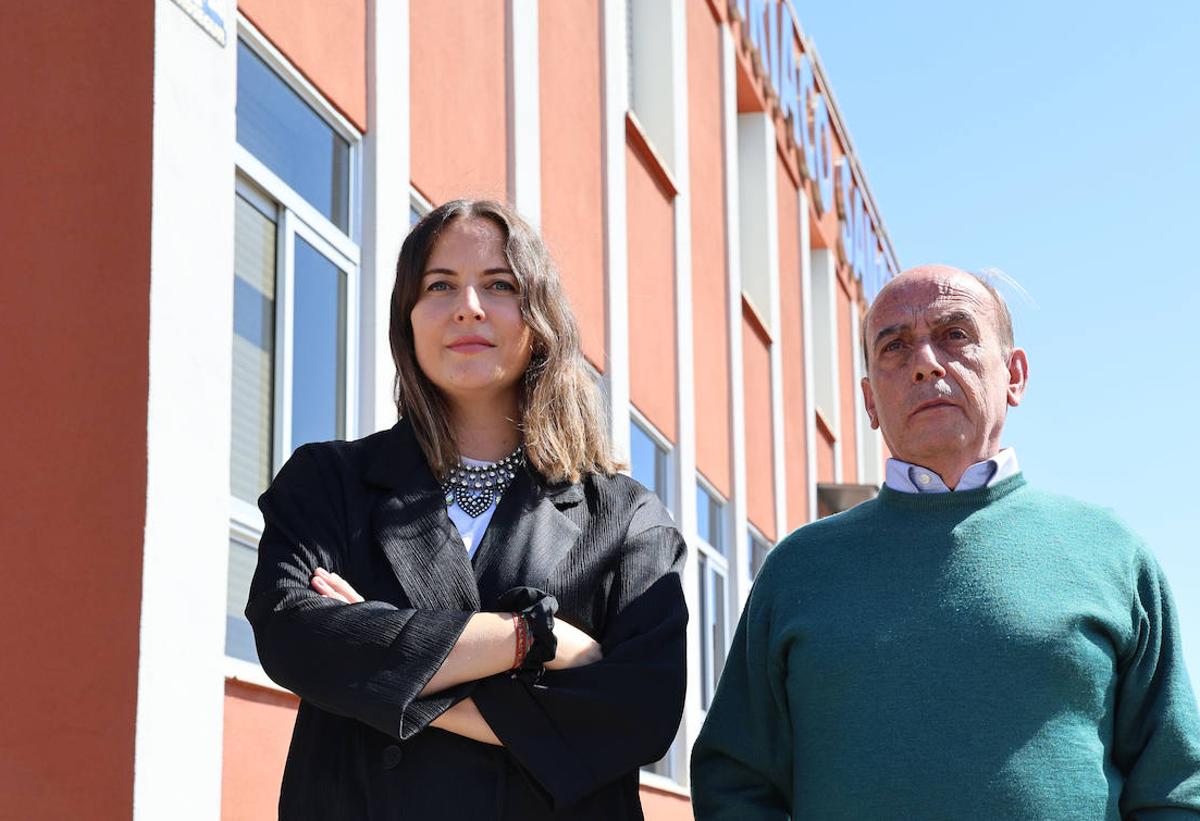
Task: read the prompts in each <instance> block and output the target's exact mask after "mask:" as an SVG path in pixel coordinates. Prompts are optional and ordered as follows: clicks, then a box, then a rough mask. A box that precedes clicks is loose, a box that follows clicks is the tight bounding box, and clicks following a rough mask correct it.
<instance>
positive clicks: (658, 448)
mask: <svg viewBox="0 0 1200 821" xmlns="http://www.w3.org/2000/svg"><path fill="white" fill-rule="evenodd" d="M670 459H671V450H670V446H669V444H668V443H667V440H666V439H664V438H663V437H661V436H659V435H658V434H657V433H653V432H651V429H650V426H649V423H647V422H644V421H641V417H640V415H635V418H633V419H631V420H630V422H629V473H630V475H631V476H633V478H634V479H636V480H637V481H639V482H641V483H642V484H643V485H644V486H645V487H646V488H647V489H648V490H652V491H654V492H655V493H656V494H658V498H659V499H660V500H662V503H663V505H664V506H665V507H666V508H667V510H670V509H671V492H670V485H671V473H670V464H671V463H670ZM676 748H677V745H674V744H673V745H672V746H671V749H670V750H668V751H667V754H666V755H664V756H663V757H662V758H660V759H659V760H658V761H655V762H654V763H653V764H648V765H646V766H645V767H643V768H642V769H643V770H644V771H646V772H650V773H654V774H655V775H661V776H664V777H666V778H670V779H672V780H678V779H677V778H676V776H675V769H676V768H675V762H676V759H677V758H678V756H677V754H676Z"/></svg>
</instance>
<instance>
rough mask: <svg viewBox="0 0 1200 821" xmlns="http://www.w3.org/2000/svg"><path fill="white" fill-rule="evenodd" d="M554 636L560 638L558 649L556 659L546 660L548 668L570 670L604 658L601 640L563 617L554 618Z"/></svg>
mask: <svg viewBox="0 0 1200 821" xmlns="http://www.w3.org/2000/svg"><path fill="white" fill-rule="evenodd" d="M554 637H555V638H556V639H558V650H557V651H556V652H555V654H554V660H553V661H548V662H546V669H547V670H569V669H571V668H572V667H582V666H583V665H585V664H593V663H595V662H597V661H600V659H602V658H604V653H603V652H601V650H600V644H599V642H597V641H596V640H595V639H594V638H592V637H591V636H589V635H588V634H587V633H585V632H583V631H582V630H580V629H579V628H578V627H574V626H572V625H570V624H567V623H566V622H565V621H563V620H562V619H555V620H554Z"/></svg>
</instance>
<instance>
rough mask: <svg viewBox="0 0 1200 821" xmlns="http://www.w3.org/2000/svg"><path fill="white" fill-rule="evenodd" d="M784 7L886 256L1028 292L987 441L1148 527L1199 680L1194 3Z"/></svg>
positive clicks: (1197, 8)
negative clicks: (1013, 401) (807, 50)
mask: <svg viewBox="0 0 1200 821" xmlns="http://www.w3.org/2000/svg"><path fill="white" fill-rule="evenodd" d="M796 9H797V11H798V13H799V16H800V23H801V26H802V27H803V29H804V31H805V33H806V35H807V36H808V37H809V38H811V40H812V41H813V42H814V43H815V45H816V49H817V52H818V53H819V55H820V57H821V61H822V63H823V64H824V66H825V69H826V73H827V76H828V77H829V79H830V82H831V83H832V85H833V91H834V95H835V96H836V97H837V100H838V104H839V106H840V108H841V111H842V114H843V116H844V118H845V122H846V124H847V126H848V128H849V130H850V134H851V138H852V139H853V141H854V144H855V148H856V149H857V152H858V155H859V157H860V158H861V160H862V163H863V166H864V168H865V170H866V173H867V177H868V180H869V182H870V185H871V189H872V191H873V192H874V194H875V198H876V201H877V203H878V205H879V207H880V210H881V211H882V214H883V219H884V222H885V223H886V225H887V228H888V232H889V234H890V235H891V237H892V241H893V243H894V244H895V247H896V252H897V254H898V255H899V257H900V262H901V265H902V266H904V267H909V266H912V265H915V264H918V263H921V262H946V263H950V264H954V265H958V266H961V267H964V268H970V269H979V268H983V267H987V266H995V267H998V268H1001V269H1002V270H1004V271H1005V272H1007V273H1008V274H1009V275H1010V276H1012V277H1013V278H1014V279H1016V280H1017V281H1018V282H1020V283H1021V285H1022V286H1023V287H1024V288H1025V290H1026V291H1028V293H1029V295H1030V297H1031V301H1025V300H1024V299H1023V298H1022V297H1021V296H1020V295H1018V294H1015V293H1013V291H1012V290H1011V289H1007V290H1006V296H1007V297H1008V299H1009V301H1010V304H1011V306H1012V309H1013V313H1014V318H1015V324H1016V334H1017V343H1018V344H1019V345H1021V346H1022V347H1024V348H1025V349H1026V350H1027V351H1028V352H1029V357H1030V375H1031V379H1030V385H1029V391H1028V393H1027V394H1026V397H1025V402H1024V403H1023V404H1022V405H1021V407H1019V408H1016V409H1015V410H1013V411H1012V412H1011V414H1010V416H1009V424H1008V427H1007V428H1006V434H1007V435H1006V442H1007V444H1009V445H1013V446H1015V447H1016V448H1017V453H1018V456H1019V458H1020V461H1021V465H1022V467H1023V468H1024V470H1025V472H1026V475H1027V476H1028V477H1029V478H1030V480H1031V481H1033V482H1036V483H1037V484H1039V485H1041V486H1043V487H1045V488H1048V489H1052V490H1056V491H1061V492H1066V493H1069V494H1071V495H1073V496H1077V497H1079V498H1083V499H1086V500H1089V501H1093V502H1097V503H1099V504H1102V505H1105V506H1108V507H1111V508H1114V509H1115V510H1116V511H1117V512H1118V513H1119V514H1120V515H1121V517H1122V518H1124V519H1125V520H1126V521H1127V522H1128V523H1129V524H1130V525H1132V526H1133V527H1134V529H1136V530H1137V531H1138V532H1139V533H1141V534H1142V536H1143V537H1145V539H1146V540H1147V541H1148V542H1149V543H1150V544H1151V546H1152V547H1153V549H1154V552H1155V553H1156V555H1157V556H1158V557H1159V560H1160V562H1161V563H1162V565H1163V566H1164V567H1165V568H1166V570H1167V574H1168V578H1169V579H1170V582H1171V585H1172V587H1173V589H1174V593H1175V598H1176V601H1177V604H1178V609H1179V613H1180V619H1181V622H1182V624H1183V635H1184V647H1185V653H1186V655H1187V660H1188V667H1189V670H1190V672H1191V676H1192V681H1193V685H1200V496H1198V495H1197V488H1196V486H1195V484H1196V483H1195V482H1194V481H1193V477H1194V475H1195V472H1196V466H1197V462H1198V461H1200V444H1198V439H1197V437H1198V436H1200V430H1198V429H1197V424H1196V421H1195V416H1196V414H1197V411H1198V410H1200V327H1198V326H1197V320H1198V319H1200V263H1198V261H1197V249H1198V246H1200V230H1197V228H1196V223H1197V222H1198V221H1200V208H1198V203H1197V198H1198V197H1200V48H1198V47H1197V43H1200V3H1194V2H1163V3H1157V4H1144V5H1141V6H1134V5H1132V4H1127V3H1126V4H1119V5H1118V4H1116V3H1111V2H1092V3H1083V2H1070V3H1032V2H1011V3H1003V4H981V3H962V2H932V1H928V0H913V2H908V3H903V4H900V3H894V4H893V3H874V2H872V3H866V2H840V3H831V2H824V3H808V2H801V0H796ZM1002 290H1005V289H1002Z"/></svg>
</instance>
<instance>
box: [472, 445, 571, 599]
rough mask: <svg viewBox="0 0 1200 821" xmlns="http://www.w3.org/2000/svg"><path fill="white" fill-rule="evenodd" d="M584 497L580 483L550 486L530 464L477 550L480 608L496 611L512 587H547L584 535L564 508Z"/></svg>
mask: <svg viewBox="0 0 1200 821" xmlns="http://www.w3.org/2000/svg"><path fill="white" fill-rule="evenodd" d="M582 500H583V488H582V487H580V486H579V485H578V484H574V485H561V486H554V487H546V486H545V485H544V484H543V483H542V482H541V481H540V479H539V477H538V476H537V475H536V474H535V473H534V472H533V471H532V470H530V469H529V468H526V469H525V470H523V471H521V472H520V473H518V474H517V478H516V479H515V480H514V481H513V483H512V485H511V486H510V487H509V488H508V490H507V491H506V492H505V494H504V496H503V497H502V498H501V499H500V504H499V505H497V506H496V512H495V513H494V514H492V520H491V522H490V523H489V524H488V528H487V531H486V532H485V533H484V537H483V540H482V541H481V542H480V545H479V549H478V550H477V551H476V552H475V560H474V567H475V577H476V579H477V580H478V591H479V598H480V603H481V606H482V608H483V609H484V610H494V609H496V607H497V603H496V602H497V599H498V598H499V597H500V595H501V594H502V593H504V591H506V590H509V589H510V588H513V587H521V586H528V587H538V588H541V589H543V590H544V589H545V588H546V583H547V581H548V580H549V578H550V576H551V575H552V574H553V573H554V570H555V568H556V567H557V566H558V563H559V562H561V561H562V560H563V558H564V557H565V556H566V555H567V554H568V553H569V552H570V551H571V548H572V547H574V546H575V542H576V541H577V540H578V539H579V533H580V530H579V525H577V524H575V523H574V522H573V521H571V520H570V519H569V518H568V517H567V515H566V514H565V513H563V510H564V509H566V508H569V507H572V506H574V505H575V504H578V503H579V502H580V501H582Z"/></svg>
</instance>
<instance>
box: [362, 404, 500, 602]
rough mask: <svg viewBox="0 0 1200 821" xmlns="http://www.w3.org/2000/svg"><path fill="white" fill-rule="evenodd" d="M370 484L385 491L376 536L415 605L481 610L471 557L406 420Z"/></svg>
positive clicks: (379, 457) (380, 456) (378, 459)
mask: <svg viewBox="0 0 1200 821" xmlns="http://www.w3.org/2000/svg"><path fill="white" fill-rule="evenodd" d="M367 480H368V481H369V482H371V483H373V484H376V485H379V486H380V487H382V488H385V489H386V492H385V493H383V494H382V495H381V497H380V499H379V501H378V503H376V505H375V509H374V511H373V512H372V516H371V530H372V535H373V536H374V540H375V543H376V544H378V545H379V546H380V548H381V549H382V550H383V552H384V555H386V556H387V560H388V563H389V564H390V565H391V567H392V571H393V572H394V573H395V574H396V579H397V581H399V582H400V586H401V587H402V588H403V589H404V593H405V595H406V596H407V597H408V600H409V602H410V603H411V604H412V606H413V607H416V608H421V609H431V610H470V611H476V610H479V589H478V588H477V587H476V584H475V576H474V574H473V573H472V570H471V565H470V563H469V562H468V560H467V552H466V550H464V549H463V543H462V539H461V538H460V537H459V535H458V533H457V532H456V531H455V529H454V525H453V524H452V523H451V522H450V518H449V517H448V516H447V515H446V503H445V500H444V499H443V497H442V489H441V487H440V486H439V485H438V483H437V481H436V480H435V479H434V478H433V474H432V473H431V472H430V470H429V466H428V465H427V464H426V463H425V457H424V454H422V453H421V448H420V446H419V445H418V444H417V440H416V436H415V435H414V434H413V431H412V426H411V425H410V424H409V422H408V421H407V420H403V419H402V420H401V421H400V422H399V423H397V424H396V426H395V427H393V428H392V429H391V431H389V433H388V436H387V438H386V440H385V446H384V447H383V448H381V449H380V451H379V452H378V453H377V454H376V456H375V459H374V460H373V461H372V463H371V465H370V466H369V467H368V471H367Z"/></svg>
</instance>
